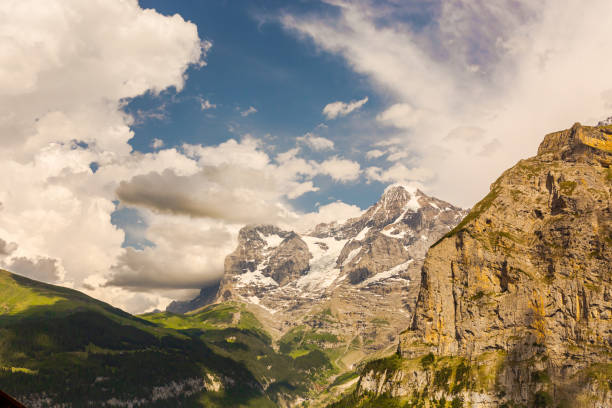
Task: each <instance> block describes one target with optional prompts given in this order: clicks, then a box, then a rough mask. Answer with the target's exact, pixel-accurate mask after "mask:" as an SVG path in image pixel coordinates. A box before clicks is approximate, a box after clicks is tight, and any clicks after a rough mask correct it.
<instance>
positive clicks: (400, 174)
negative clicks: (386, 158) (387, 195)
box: [365, 163, 435, 184]
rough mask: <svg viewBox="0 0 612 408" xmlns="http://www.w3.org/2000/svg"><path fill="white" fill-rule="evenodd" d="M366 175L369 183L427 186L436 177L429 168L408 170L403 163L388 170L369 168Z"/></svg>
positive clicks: (396, 164)
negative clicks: (413, 183)
mask: <svg viewBox="0 0 612 408" xmlns="http://www.w3.org/2000/svg"><path fill="white" fill-rule="evenodd" d="M365 173H366V178H367V179H368V180H369V181H380V182H381V183H410V182H420V183H423V184H426V183H427V182H430V181H432V179H433V178H434V177H435V173H433V172H432V171H431V170H429V169H427V168H423V167H413V168H408V167H406V166H404V165H403V164H401V163H395V164H394V165H393V166H391V167H390V168H388V169H386V170H383V169H381V168H380V167H368V168H367V169H366V170H365Z"/></svg>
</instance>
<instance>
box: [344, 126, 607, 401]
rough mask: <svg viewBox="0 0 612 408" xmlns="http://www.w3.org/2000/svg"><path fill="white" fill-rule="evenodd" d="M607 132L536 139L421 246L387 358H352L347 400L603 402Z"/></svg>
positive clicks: (584, 130)
mask: <svg viewBox="0 0 612 408" xmlns="http://www.w3.org/2000/svg"><path fill="white" fill-rule="evenodd" d="M610 134H612V126H599V127H584V126H581V125H580V124H576V125H574V126H573V127H572V128H571V129H568V130H565V131H562V132H556V133H552V134H549V135H547V136H546V137H545V139H544V141H543V142H542V144H541V145H540V148H539V150H538V154H537V155H536V156H535V157H532V158H530V159H527V160H521V161H520V162H519V163H517V164H516V165H515V166H514V167H513V168H511V169H509V170H507V171H506V172H504V173H503V174H502V175H501V177H500V178H499V179H498V180H497V181H495V182H494V183H493V184H492V185H491V190H490V193H489V194H488V195H487V196H486V197H485V198H484V199H483V200H482V201H480V202H479V203H478V204H476V205H475V206H474V208H473V209H472V211H471V212H470V213H469V215H468V216H467V217H466V218H465V219H464V220H463V221H462V222H461V223H460V224H459V225H458V226H457V227H456V228H454V229H453V230H452V231H451V232H449V233H448V234H447V235H446V236H445V237H444V238H443V239H441V240H440V241H439V242H438V243H437V244H435V245H433V246H432V248H431V249H430V250H429V252H428V254H427V257H426V259H425V262H424V265H423V268H422V282H421V288H420V291H419V295H418V300H417V304H416V310H415V313H414V318H413V323H412V326H411V328H410V330H409V331H407V332H406V333H404V334H403V335H402V336H401V339H400V345H399V350H398V352H399V353H398V354H399V356H401V358H400V357H399V356H397V357H392V358H390V359H387V360H383V362H382V363H379V364H378V366H377V365H376V364H373V365H372V366H371V367H366V369H365V370H364V372H363V376H362V377H361V380H360V382H359V385H358V388H357V391H356V393H355V394H353V395H352V396H351V398H353V399H354V402H355V404H354V405H350V406H359V405H358V403H357V402H356V401H359V400H360V398H361V399H362V400H363V399H364V398H365V399H368V398H383V397H385V398H386V397H389V396H393V397H395V398H400V399H402V398H403V399H406V400H407V401H412V402H413V403H415V404H424V405H425V406H434V404H435V406H445V405H444V404H446V403H447V402H448V404H449V406H450V404H451V403H452V404H453V405H452V406H453V407H455V406H464V405H463V404H464V403H465V406H474V407H497V406H507V407H512V406H529V407H531V406H541V407H544V406H551V407H557V406H567V407H582V406H584V407H610V406H612V390H611V388H612V200H611V192H612V169H611V168H610V164H611V163H612V149H611V148H610V143H611V140H612V139H611V137H610ZM385 361H386V362H385ZM442 402H443V403H444V404H442V405H440V404H441V403H442ZM338 406H342V405H338ZM345 406H349V405H345ZM410 406H411V405H410Z"/></svg>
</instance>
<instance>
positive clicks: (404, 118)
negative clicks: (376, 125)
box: [376, 103, 423, 129]
mask: <svg viewBox="0 0 612 408" xmlns="http://www.w3.org/2000/svg"><path fill="white" fill-rule="evenodd" d="M422 115H423V113H422V112H420V111H419V110H417V109H415V108H414V107H412V106H411V105H410V104H407V103H396V104H395V105H392V106H391V107H390V108H388V109H386V110H385V111H384V112H382V113H380V114H378V115H377V116H376V119H377V120H378V121H379V122H383V123H385V124H388V125H391V126H395V127H398V128H406V129H410V128H412V127H414V126H415V125H416V124H417V123H418V122H419V120H420V118H421V117H422Z"/></svg>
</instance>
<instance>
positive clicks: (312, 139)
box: [297, 132, 334, 151]
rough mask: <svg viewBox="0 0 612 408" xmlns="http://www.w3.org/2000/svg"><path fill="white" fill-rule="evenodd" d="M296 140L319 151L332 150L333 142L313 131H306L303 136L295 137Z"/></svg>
mask: <svg viewBox="0 0 612 408" xmlns="http://www.w3.org/2000/svg"><path fill="white" fill-rule="evenodd" d="M297 141H298V142H301V143H303V144H305V145H306V146H308V147H310V148H311V149H312V150H316V151H320V150H333V148H334V142H332V141H331V140H329V139H327V138H324V137H321V136H317V135H315V134H313V133H310V132H309V133H306V134H305V135H304V136H299V137H298V138H297Z"/></svg>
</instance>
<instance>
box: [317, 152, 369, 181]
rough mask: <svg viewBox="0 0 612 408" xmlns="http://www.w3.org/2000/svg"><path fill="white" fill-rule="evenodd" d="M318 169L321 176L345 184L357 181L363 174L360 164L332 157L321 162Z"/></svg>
mask: <svg viewBox="0 0 612 408" xmlns="http://www.w3.org/2000/svg"><path fill="white" fill-rule="evenodd" d="M318 169H319V172H320V173H321V174H326V175H328V176H330V177H331V178H332V179H334V180H336V181H340V182H343V183H347V182H349V181H355V180H357V179H358V178H359V175H360V174H361V167H360V166H359V163H357V162H355V161H352V160H347V159H341V158H338V157H332V158H331V159H327V160H325V161H323V162H321V163H320V164H319V165H318Z"/></svg>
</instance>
